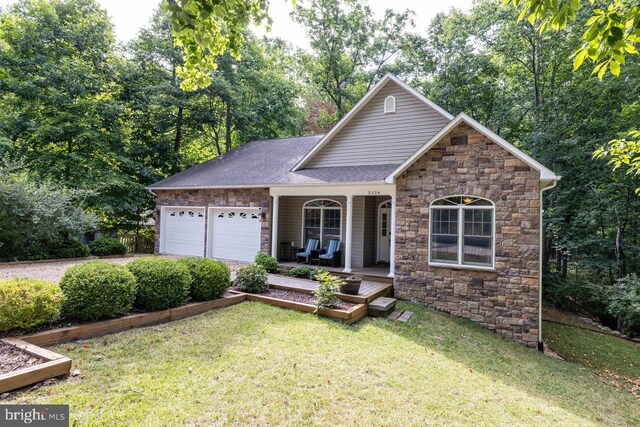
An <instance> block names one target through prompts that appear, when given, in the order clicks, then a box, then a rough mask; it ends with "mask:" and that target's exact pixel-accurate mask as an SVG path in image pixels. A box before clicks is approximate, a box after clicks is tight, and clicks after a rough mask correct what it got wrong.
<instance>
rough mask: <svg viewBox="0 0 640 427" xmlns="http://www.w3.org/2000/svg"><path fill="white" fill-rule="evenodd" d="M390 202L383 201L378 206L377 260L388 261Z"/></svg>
mask: <svg viewBox="0 0 640 427" xmlns="http://www.w3.org/2000/svg"><path fill="white" fill-rule="evenodd" d="M390 226H391V202H384V203H382V204H381V205H380V207H379V208H378V239H377V240H378V261H382V262H389V249H390V245H391V229H390Z"/></svg>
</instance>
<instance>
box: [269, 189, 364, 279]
mask: <svg viewBox="0 0 640 427" xmlns="http://www.w3.org/2000/svg"><path fill="white" fill-rule="evenodd" d="M315 199H329V200H335V201H336V202H338V203H340V204H341V205H342V244H343V245H344V243H345V238H346V236H347V231H346V226H347V199H346V197H344V196H342V197H306V196H305V197H290V196H287V197H280V206H279V217H280V218H279V220H278V254H279V256H280V257H288V255H289V254H288V252H286V251H288V250H290V249H289V248H288V247H287V248H285V246H286V245H284V244H283V245H281V243H283V242H287V243H289V247H290V245H291V244H290V242H294V244H295V246H301V245H302V244H303V242H302V207H303V206H304V204H305V203H306V202H308V201H309V200H315ZM363 219H364V197H354V199H353V232H352V239H353V246H352V251H351V267H352V268H361V267H362V266H363V239H364V237H363V235H364V225H363ZM342 253H343V257H344V253H345V250H344V247H343V248H342ZM342 265H344V258H343V260H342Z"/></svg>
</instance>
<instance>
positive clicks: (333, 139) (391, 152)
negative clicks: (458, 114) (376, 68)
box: [292, 74, 453, 171]
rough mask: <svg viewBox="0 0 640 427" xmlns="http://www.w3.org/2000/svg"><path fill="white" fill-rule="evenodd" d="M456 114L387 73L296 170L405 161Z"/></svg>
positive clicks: (299, 163)
mask: <svg viewBox="0 0 640 427" xmlns="http://www.w3.org/2000/svg"><path fill="white" fill-rule="evenodd" d="M452 118H453V116H452V115H451V114H449V113H448V112H447V111H445V110H444V109H442V108H441V107H439V106H438V105H436V104H435V103H433V102H432V101H430V100H428V99H427V98H425V97H424V96H423V95H421V94H420V93H418V92H417V91H415V90H414V89H413V88H411V87H410V86H408V85H407V84H405V83H404V82H402V81H401V80H400V79H398V78H397V77H395V76H393V75H392V74H387V75H386V76H385V77H384V78H382V79H381V80H380V81H379V82H378V83H377V84H376V85H375V86H374V87H373V88H372V89H371V90H370V91H369V92H368V93H367V94H366V95H365V96H364V97H363V98H362V99H361V100H360V101H359V102H358V103H357V104H356V105H355V106H354V107H353V108H352V109H351V111H349V113H348V114H347V115H346V116H345V117H343V119H342V120H340V122H338V123H337V124H336V125H335V126H334V127H333V129H332V130H331V131H330V132H329V133H328V134H327V135H326V136H325V137H324V138H323V139H322V140H321V141H320V142H319V143H318V144H317V145H316V146H315V147H314V148H313V149H312V150H311V151H310V152H309V153H308V154H307V155H306V156H305V157H304V158H303V159H302V160H301V161H300V162H298V164H297V165H296V166H295V167H294V168H293V169H292V170H293V171H296V170H299V169H303V168H321V167H332V166H362V165H384V164H401V163H403V162H404V161H405V160H406V159H407V158H409V157H410V156H411V155H412V154H413V153H414V152H415V151H416V150H418V149H419V148H420V147H421V146H422V145H423V144H424V143H425V142H426V141H428V140H429V139H430V138H431V137H433V136H434V135H435V134H436V133H438V131H439V130H440V129H442V128H443V127H444V126H446V125H447V124H448V123H449V121H451V119H452Z"/></svg>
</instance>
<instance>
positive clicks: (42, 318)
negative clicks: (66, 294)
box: [0, 277, 63, 331]
mask: <svg viewBox="0 0 640 427" xmlns="http://www.w3.org/2000/svg"><path fill="white" fill-rule="evenodd" d="M62 300H63V296H62V291H61V290H60V286H58V285H57V284H55V283H52V282H45V281H42V280H34V279H28V278H24V277H22V278H21V277H15V278H13V279H3V280H0V331H8V330H10V329H30V328H33V327H36V326H38V325H41V324H42V323H46V322H49V321H51V320H53V319H55V318H57V317H58V316H59V315H60V308H61V306H62Z"/></svg>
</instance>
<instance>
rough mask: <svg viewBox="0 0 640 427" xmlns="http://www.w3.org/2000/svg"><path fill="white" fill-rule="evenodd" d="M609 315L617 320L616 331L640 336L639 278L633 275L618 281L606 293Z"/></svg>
mask: <svg viewBox="0 0 640 427" xmlns="http://www.w3.org/2000/svg"><path fill="white" fill-rule="evenodd" d="M608 300H609V301H608V307H607V310H608V311H609V314H611V315H612V316H615V317H616V318H617V319H618V326H619V327H618V329H619V330H620V331H621V332H623V333H626V334H630V335H632V336H638V335H640V278H639V277H638V276H636V275H635V274H629V275H628V276H626V277H623V278H621V279H618V281H617V282H616V284H615V285H613V286H612V287H611V289H609V292H608Z"/></svg>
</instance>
